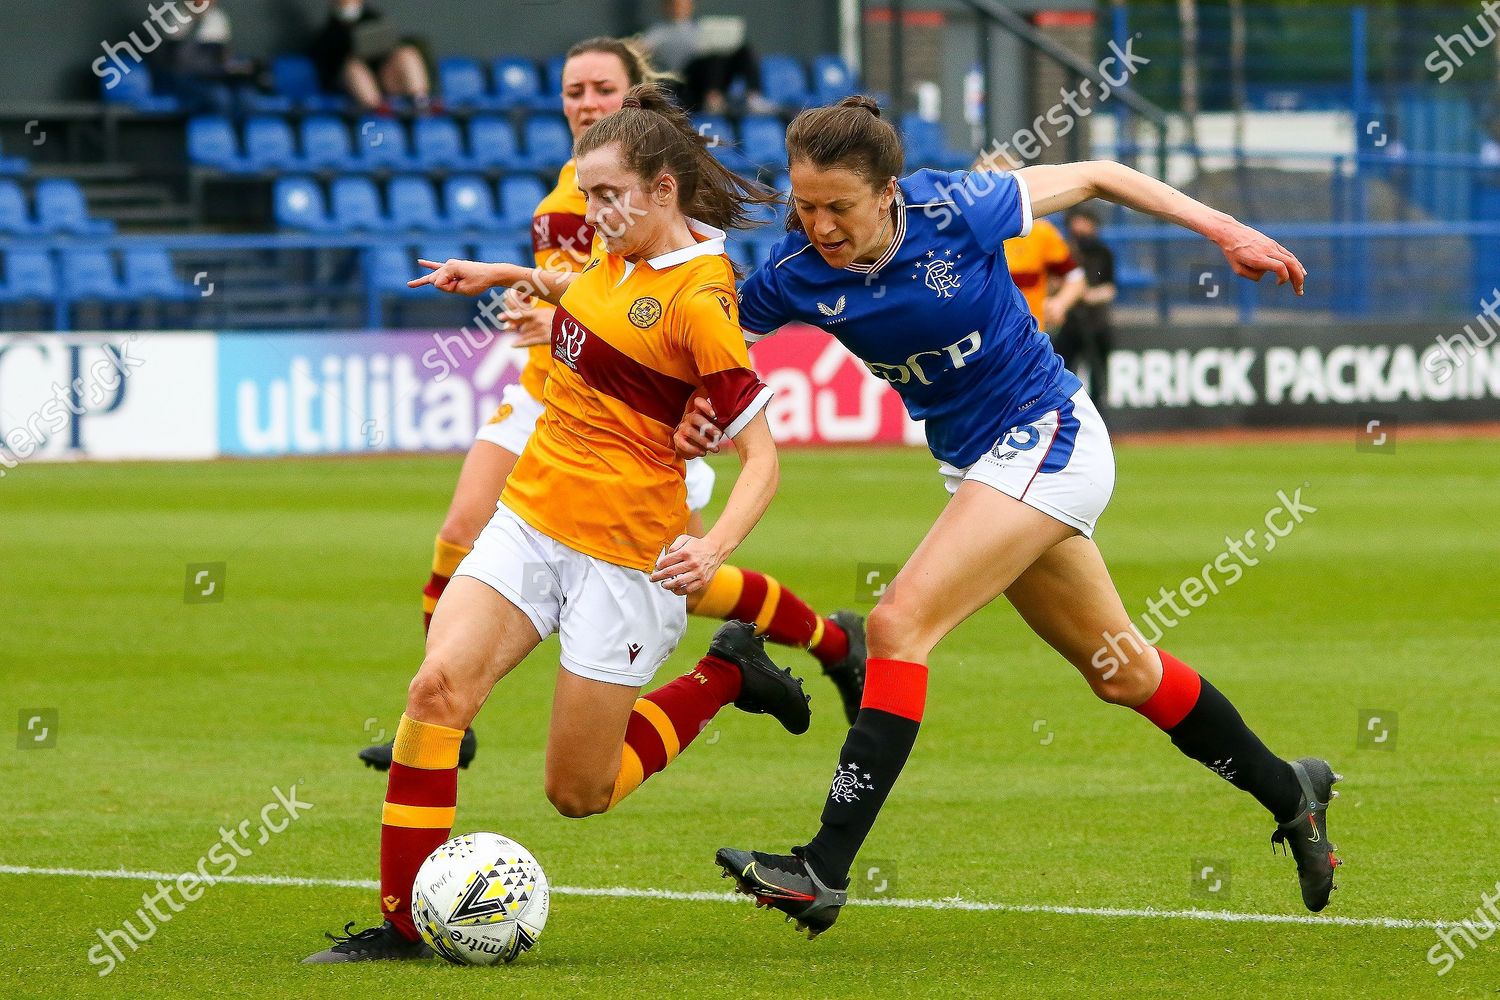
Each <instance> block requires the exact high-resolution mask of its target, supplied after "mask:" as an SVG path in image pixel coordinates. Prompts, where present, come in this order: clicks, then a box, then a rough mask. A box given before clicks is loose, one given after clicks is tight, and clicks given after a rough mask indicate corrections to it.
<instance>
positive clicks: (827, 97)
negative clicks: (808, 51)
mask: <svg viewBox="0 0 1500 1000" xmlns="http://www.w3.org/2000/svg"><path fill="white" fill-rule="evenodd" d="M812 83H813V87H812V95H813V103H814V104H833V103H835V102H837V101H841V100H843V99H844V98H846V97H848V96H849V95H851V94H855V93H858V91H859V84H858V83H857V82H856V81H855V79H854V73H853V72H852V71H851V70H850V69H849V64H848V63H846V62H844V60H843V57H841V56H834V55H821V56H816V57H814V58H813V63H812Z"/></svg>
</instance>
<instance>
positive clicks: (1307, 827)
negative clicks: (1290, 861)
mask: <svg viewBox="0 0 1500 1000" xmlns="http://www.w3.org/2000/svg"><path fill="white" fill-rule="evenodd" d="M787 152H788V155H789V159H790V162H791V176H792V203H793V207H794V209H795V212H794V215H793V217H792V223H791V226H790V227H789V228H791V230H792V231H791V232H789V233H788V234H787V236H786V237H785V238H784V239H783V240H782V241H781V242H780V243H778V244H777V245H776V246H775V247H774V248H773V249H772V252H771V254H770V256H769V257H768V259H767V260H766V262H765V263H764V264H762V265H761V266H760V267H759V268H757V269H756V271H755V272H754V273H753V274H751V275H750V277H749V278H747V279H746V280H745V283H744V285H743V287H742V289H741V296H740V308H741V310H742V311H741V318H742V321H743V325H744V327H745V329H746V331H747V332H748V335H751V336H754V335H756V334H769V333H773V332H774V331H775V330H776V329H777V328H778V327H780V326H782V325H783V324H785V323H787V322H790V321H793V320H798V321H801V322H807V323H813V324H817V323H819V322H820V317H819V315H818V314H817V313H816V312H814V311H813V310H814V306H815V305H816V303H818V302H834V301H838V302H839V303H841V304H843V303H845V302H847V308H845V309H844V310H843V311H842V312H841V314H840V317H839V321H838V322H837V324H836V325H830V326H829V330H830V332H831V333H832V334H833V335H834V336H836V337H838V339H839V340H840V341H841V342H842V343H843V344H844V345H845V346H846V347H848V348H849V349H850V350H851V351H853V352H854V353H855V354H856V355H857V356H858V357H859V358H860V360H862V361H863V362H864V363H865V364H866V365H867V366H868V367H869V368H870V370H871V371H872V372H874V373H875V374H876V375H877V376H879V377H881V378H884V379H886V380H887V381H889V382H890V383H891V385H892V387H893V388H894V389H895V390H896V391H897V392H898V393H899V394H900V395H901V398H902V401H903V402H904V403H905V404H906V408H907V410H908V411H909V412H910V414H911V416H912V417H914V418H916V419H919V420H925V422H926V424H925V428H926V434H927V443H928V446H929V448H930V449H931V451H932V454H933V456H934V457H936V458H937V459H938V460H939V462H940V463H942V464H941V465H940V468H939V471H940V472H941V474H942V475H943V476H944V479H945V482H946V485H947V488H948V491H949V492H950V493H952V494H953V498H952V499H951V500H950V501H949V502H948V505H947V507H946V508H945V509H944V510H943V512H942V515H941V516H940V517H938V519H937V521H936V523H934V524H933V526H932V528H931V529H930V530H929V531H928V533H927V536H926V537H925V538H924V539H923V540H922V542H921V544H920V545H918V546H917V549H916V551H915V552H914V553H913V554H912V556H911V558H910V559H909V560H908V561H907V563H906V565H905V566H904V567H902V569H901V571H900V572H899V573H898V574H897V575H896V577H895V579H894V580H892V581H891V583H890V585H889V586H887V588H886V589H885V592H884V594H883V595H882V596H881V598H880V602H879V603H878V604H877V605H876V607H875V609H874V611H873V612H871V614H870V653H871V654H872V657H871V659H870V661H869V680H868V683H867V685H866V688H865V695H864V701H863V705H862V707H861V709H860V712H859V716H858V718H857V719H856V720H855V723H854V726H853V727H852V728H851V729H850V731H849V735H848V737H847V739H846V741H845V743H844V748H843V751H842V753H841V755H840V757H839V764H838V768H837V770H836V772H835V774H834V779H833V782H832V785H831V787H830V789H829V792H828V795H827V798H826V799H825V801H824V804H823V813H822V826H821V828H820V829H819V830H818V832H817V835H816V836H814V837H813V838H812V839H811V840H810V841H808V842H807V843H806V846H804V847H800V848H795V849H794V850H793V853H792V854H766V853H762V852H759V851H746V850H737V849H729V848H725V849H723V850H721V851H720V852H719V854H718V857H717V861H718V863H719V865H720V867H721V868H723V869H724V873H725V874H726V875H727V876H731V877H733V878H734V879H735V880H736V882H737V883H738V885H739V887H740V888H741V889H742V890H744V891H746V892H749V893H752V894H754V895H755V896H757V897H758V898H759V899H760V900H761V901H762V902H766V903H769V904H770V905H771V906H774V907H775V908H777V909H779V910H782V911H783V912H785V913H786V914H787V915H788V916H791V917H794V918H796V919H797V920H798V922H799V923H800V924H802V925H804V926H805V927H807V928H809V929H810V930H811V931H812V932H813V933H817V932H820V931H823V930H826V929H827V928H828V927H829V926H831V925H832V924H833V922H834V920H835V918H836V917H837V916H838V913H839V909H840V907H841V906H842V905H843V903H844V902H845V889H844V887H845V886H846V885H847V884H848V875H849V870H850V865H851V864H852V862H853V861H854V858H855V855H856V853H857V852H858V851H859V849H860V846H861V845H862V844H863V842H864V839H865V837H866V836H867V835H868V833H869V832H870V829H871V827H872V825H873V824H874V822H875V819H876V817H877V815H878V814H879V812H880V808H881V805H882V804H883V803H884V802H885V799H886V796H887V795H888V794H889V793H890V791H891V788H892V787H893V786H894V784H895V782H896V779H897V777H898V776H899V775H900V773H901V769H902V767H903V765H904V764H905V763H906V760H907V756H908V755H909V754H910V752H911V750H912V747H913V745H914V744H915V742H916V737H917V731H918V729H919V727H920V723H921V719H922V713H923V710H924V707H925V705H926V700H927V660H928V657H929V656H930V655H931V653H932V652H933V649H934V647H936V646H937V644H938V643H939V642H940V641H941V640H942V639H943V638H944V636H946V635H947V634H948V633H949V632H951V631H952V630H953V629H954V628H956V627H957V626H958V624H959V623H960V622H962V621H963V620H964V619H966V618H968V617H969V616H970V615H972V614H973V613H974V612H976V611H978V610H979V609H980V608H982V607H984V606H986V605H987V604H990V603H991V602H992V601H994V600H995V599H997V598H998V597H1000V596H1001V595H1002V594H1003V595H1004V596H1005V598H1006V599H1007V600H1009V601H1010V603H1011V604H1012V605H1014V606H1015V608H1016V610H1017V611H1018V612H1020V614H1021V617H1022V618H1024V619H1025V621H1026V623H1027V624H1028V625H1030V626H1031V627H1032V629H1034V630H1035V631H1036V633H1037V635H1038V636H1040V637H1041V638H1042V639H1043V640H1045V641H1046V642H1047V643H1048V644H1050V645H1051V646H1052V647H1053V648H1054V649H1055V650H1057V652H1058V653H1059V654H1061V655H1062V656H1063V657H1064V658H1065V659H1066V660H1068V661H1069V662H1070V663H1072V664H1073V666H1074V667H1076V668H1077V669H1078V670H1079V671H1080V672H1081V673H1082V674H1083V676H1084V678H1085V679H1086V680H1087V682H1088V684H1089V686H1090V687H1091V688H1092V689H1093V692H1094V693H1095V694H1096V695H1097V696H1098V697H1099V698H1101V699H1103V700H1104V701H1107V702H1110V703H1112V704H1116V705H1123V706H1128V707H1130V708H1133V709H1134V710H1135V711H1137V712H1139V713H1140V714H1141V715H1142V716H1144V717H1145V718H1146V719H1147V720H1148V721H1150V722H1151V723H1153V724H1155V725H1156V726H1157V727H1158V728H1160V729H1162V730H1163V731H1165V732H1166V733H1167V735H1168V736H1169V737H1170V738H1171V740H1172V743H1173V745H1174V746H1176V747H1177V748H1178V749H1179V750H1180V751H1182V753H1183V754H1185V755H1186V756H1187V757H1189V758H1190V759H1193V760H1196V761H1198V762H1200V763H1201V764H1203V765H1204V766H1205V767H1207V768H1208V769H1209V770H1211V771H1212V772H1214V773H1215V774H1217V775H1219V776H1220V777H1222V778H1224V779H1225V780H1226V781H1228V782H1229V783H1231V784H1233V785H1234V786H1235V787H1236V788H1239V789H1241V790H1243V791H1245V792H1247V793H1249V794H1250V795H1252V796H1254V798H1255V799H1256V801H1258V802H1259V803H1260V804H1261V805H1262V806H1263V807H1265V809H1266V810H1267V811H1268V812H1269V813H1270V814H1271V816H1272V818H1273V819H1274V821H1275V822H1276V824H1277V828H1276V830H1275V831H1274V833H1273V834H1272V839H1273V841H1275V842H1279V843H1283V844H1285V845H1286V847H1287V848H1288V849H1289V851H1290V853H1292V854H1293V855H1294V856H1295V858H1296V862H1297V874H1298V880H1299V883H1300V888H1301V892H1302V900H1303V903H1304V904H1305V905H1306V906H1307V908H1308V909H1310V910H1321V909H1322V908H1323V907H1324V906H1326V905H1327V903H1328V898H1329V893H1330V892H1331V890H1332V889H1333V875H1334V868H1335V867H1336V866H1337V864H1338V860H1337V858H1336V857H1335V855H1334V852H1333V848H1332V845H1331V844H1329V842H1328V832H1327V827H1326V819H1327V809H1328V803H1329V800H1330V799H1331V797H1332V785H1333V782H1334V780H1335V778H1336V776H1335V775H1334V774H1333V771H1332V769H1331V768H1330V767H1329V766H1328V763H1327V762H1326V761H1323V760H1320V759H1317V758H1314V757H1307V758H1303V759H1300V760H1297V761H1286V760H1283V759H1282V758H1280V757H1278V756H1276V755H1275V754H1274V753H1272V752H1271V750H1270V749H1268V748H1267V747H1266V745H1265V744H1264V743H1262V742H1261V740H1260V738H1259V737H1257V736H1256V734H1255V733H1254V732H1253V731H1252V730H1251V729H1250V727H1249V726H1248V725H1246V724H1245V721H1244V720H1243V719H1242V718H1241V717H1240V715H1239V713H1238V712H1237V711H1236V710H1235V708H1234V706H1233V705H1232V704H1230V702H1229V700H1228V699H1227V698H1226V697H1225V696H1224V695H1223V694H1221V693H1220V692H1219V691H1218V689H1217V688H1215V687H1214V686H1213V685H1212V684H1210V683H1209V682H1208V681H1207V680H1206V679H1205V678H1203V677H1201V676H1200V675H1199V674H1198V673H1197V672H1196V671H1194V670H1193V669H1192V668H1191V667H1189V666H1188V665H1186V664H1185V663H1183V662H1182V661H1181V660H1178V659H1176V658H1175V657H1173V656H1172V655H1171V654H1170V653H1167V652H1165V651H1163V650H1160V649H1157V648H1154V647H1152V646H1151V645H1150V644H1148V643H1147V642H1145V640H1144V639H1143V638H1142V637H1141V636H1140V633H1139V632H1137V631H1136V630H1135V628H1134V626H1133V625H1132V624H1131V620H1130V617H1129V615H1127V614H1126V612H1125V608H1124V605H1123V604H1122V602H1121V600H1120V597H1119V595H1118V593H1117V592H1116V591H1115V587H1114V584H1113V583H1112V582H1111V580H1110V576H1109V571H1108V570H1107V569H1106V567H1105V564H1104V560H1103V558H1102V557H1101V555H1100V553H1099V549H1098V547H1097V546H1096V545H1095V544H1094V542H1093V541H1092V536H1093V533H1094V526H1095V524H1096V522H1097V521H1098V519H1099V517H1100V515H1101V514H1102V513H1103V511H1104V508H1105V505H1106V504H1107V503H1108V501H1109V498H1110V494H1111V491H1112V490H1113V488H1114V480H1115V469H1114V458H1113V455H1112V452H1111V449H1110V443H1109V435H1108V432H1107V431H1106V430H1105V427H1104V424H1103V421H1101V420H1100V419H1099V414H1098V412H1097V411H1096V410H1095V409H1094V406H1093V404H1092V403H1091V402H1090V401H1089V398H1088V395H1087V394H1086V393H1085V392H1084V391H1083V389H1082V386H1081V385H1080V383H1079V381H1078V379H1077V377H1075V376H1074V375H1073V374H1072V373H1071V372H1069V371H1067V370H1066V369H1065V368H1064V367H1063V364H1062V361H1061V360H1060V359H1059V358H1058V357H1057V355H1056V353H1055V352H1054V351H1053V349H1052V345H1051V343H1050V342H1049V341H1048V340H1047V337H1046V336H1045V335H1044V334H1043V333H1041V332H1040V331H1039V330H1038V329H1037V325H1036V322H1035V320H1033V318H1032V317H1031V315H1030V313H1029V311H1028V310H1027V308H1026V302H1025V300H1024V298H1023V297H1022V296H1021V294H1020V290H1019V289H1018V288H1017V287H1016V284H1015V282H1014V281H1013V280H1011V277H1010V273H1009V270H1008V268H1007V266H1006V263H1007V262H1006V258H1005V253H1004V251H1003V249H1002V248H1003V246H1004V243H1005V241H1006V240H1008V239H1010V238H1012V237H1015V236H1021V235H1025V233H1026V232H1028V231H1029V230H1030V228H1031V224H1032V220H1033V219H1034V218H1035V217H1037V216H1042V215H1046V214H1049V213H1051V212H1057V211H1062V210H1064V209H1067V208H1070V207H1072V206H1073V205H1077V204H1079V203H1081V202H1084V201H1087V200H1088V199H1090V198H1095V197H1098V198H1105V199H1108V200H1110V201H1114V202H1118V203H1119V204H1122V205H1125V206H1127V207H1129V208H1132V209H1135V210H1136V211H1139V212H1144V213H1147V214H1150V215H1153V216H1156V217H1158V218H1161V219H1165V220H1167V221H1170V222H1174V223H1176V224H1178V225H1180V226H1183V227H1184V228H1187V229H1190V230H1192V231H1194V232H1197V233H1200V234H1202V235H1203V236H1205V237H1206V238H1208V239H1210V240H1212V241H1213V242H1214V243H1215V244H1217V245H1218V246H1219V248H1220V249H1221V250H1222V251H1223V253H1224V256H1225V257H1226V258H1227V259H1228V261H1229V263H1230V265H1231V266H1232V267H1233V268H1234V270H1235V272H1236V273H1237V274H1240V275H1242V276H1244V277H1247V278H1252V279H1258V278H1260V277H1261V276H1262V275H1264V274H1274V275H1276V277H1277V278H1278V279H1279V281H1280V282H1290V283H1291V284H1292V286H1293V287H1294V288H1295V289H1296V291H1297V292H1298V293H1299V294H1300V293H1301V291H1302V284H1303V280H1304V279H1305V277H1306V272H1305V270H1304V269H1303V267H1302V265H1301V264H1300V263H1299V262H1298V261H1297V258H1296V257H1295V256H1293V255H1292V254H1291V253H1290V252H1289V251H1287V250H1286V248H1284V247H1282V246H1281V245H1280V244H1278V243H1277V242H1275V241H1274V240H1272V239H1270V238H1268V237H1266V236H1265V235H1263V234H1261V233H1258V232H1256V231H1255V230H1254V229H1252V228H1250V227H1249V226H1246V225H1244V224H1242V223H1240V222H1238V221H1236V220H1235V219H1232V218H1230V217H1229V216H1227V215H1224V214H1223V213H1220V212H1215V211H1213V210H1212V209H1210V208H1208V207H1207V206H1205V205H1203V204H1200V203H1199V202H1196V201H1194V200H1193V199H1191V198H1189V197H1187V196H1186V195H1184V194H1182V193H1181V192H1179V191H1176V190H1174V189H1173V188H1171V187H1169V186H1167V185H1166V184H1163V183H1161V182H1160V181H1157V180H1153V179H1152V178H1149V177H1146V176H1145V175H1143V174H1140V173H1138V172H1136V171H1134V170H1131V169H1130V168H1128V167H1124V166H1121V165H1120V164H1117V163H1105V162H1097V163H1069V164H1059V165H1055V166H1054V165H1048V166H1036V167H1028V168H1026V169H1024V170H1018V171H1016V172H1014V173H969V172H964V171H957V172H954V173H942V172H938V171H934V170H919V171H917V172H916V173H915V174H912V175H911V176H908V177H900V176H899V174H900V171H901V170H902V163H903V160H904V155H903V150H902V148H901V140H900V138H899V136H898V135H897V133H896V131H895V129H894V128H892V127H891V125H890V124H889V123H888V122H886V121H885V120H884V119H882V118H881V117H880V109H879V108H878V106H876V104H875V103H874V102H873V101H871V100H869V99H868V98H849V99H847V100H845V101H844V102H842V103H841V104H840V105H838V106H835V107H827V108H817V109H814V110H811V111H805V112H803V113H802V114H800V115H799V116H798V117H797V118H796V120H794V121H793V122H792V125H791V127H790V128H789V129H788V131H787ZM695 405H696V404H695ZM689 423H691V420H690V421H689ZM685 436H686V437H685ZM679 438H685V439H684V440H683V444H684V450H689V451H690V450H691V448H690V447H689V446H691V445H692V438H691V428H690V427H684V429H683V433H682V434H679ZM1122 643H1123V645H1122ZM780 807H781V804H780V803H778V809H780ZM1168 815H1170V817H1171V818H1170V820H1168V821H1169V822H1171V823H1174V824H1179V823H1182V822H1184V821H1185V822H1187V823H1188V824H1189V825H1191V822H1192V813H1191V812H1190V811H1187V810H1184V809H1183V807H1182V805H1181V804H1180V803H1174V804H1173V806H1172V807H1171V809H1170V811H1169V813H1168Z"/></svg>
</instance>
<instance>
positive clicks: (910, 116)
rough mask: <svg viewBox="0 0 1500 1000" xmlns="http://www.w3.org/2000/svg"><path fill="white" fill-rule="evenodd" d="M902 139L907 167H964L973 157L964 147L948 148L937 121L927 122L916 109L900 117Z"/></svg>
mask: <svg viewBox="0 0 1500 1000" xmlns="http://www.w3.org/2000/svg"><path fill="white" fill-rule="evenodd" d="M901 138H902V142H903V144H904V145H905V146H906V165H907V169H908V170H917V169H919V168H921V167H932V168H934V169H938V170H963V169H965V168H967V167H969V166H970V165H971V164H972V163H973V162H974V159H975V157H974V156H973V155H971V154H970V153H967V152H964V151H963V150H956V149H949V148H948V141H947V139H946V138H945V137H944V136H943V126H942V124H941V123H939V122H934V121H928V120H927V119H925V118H923V117H922V116H921V115H919V114H917V113H916V112H908V113H907V114H904V115H902V116H901Z"/></svg>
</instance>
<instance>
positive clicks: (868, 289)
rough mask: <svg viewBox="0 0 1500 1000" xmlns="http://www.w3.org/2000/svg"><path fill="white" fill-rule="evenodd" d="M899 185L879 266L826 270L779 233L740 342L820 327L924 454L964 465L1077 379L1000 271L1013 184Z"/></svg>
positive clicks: (1010, 180)
mask: <svg viewBox="0 0 1500 1000" xmlns="http://www.w3.org/2000/svg"><path fill="white" fill-rule="evenodd" d="M899 189H900V194H899V198H898V202H897V207H896V212H895V217H896V219H895V236H894V239H893V240H892V242H891V246H890V248H889V249H888V250H887V251H886V252H885V254H884V255H883V256H882V257H881V258H880V260H878V261H876V262H875V263H873V264H854V265H850V266H849V267H847V268H845V269H843V270H838V269H835V268H832V267H829V266H828V265H827V264H826V263H824V262H823V258H822V257H821V256H819V255H818V251H817V250H816V249H815V248H814V247H813V246H812V244H811V243H809V242H808V239H807V236H806V235H805V234H803V233H788V234H787V235H786V237H785V238H783V239H782V240H780V241H778V242H777V244H776V245H775V247H773V248H772V250H771V254H770V256H769V258H767V260H766V262H765V263H763V264H762V265H761V266H760V267H758V268H757V269H756V270H755V271H754V273H752V274H751V275H750V277H749V278H747V279H746V280H745V282H744V285H743V286H742V287H741V290H740V325H741V326H742V327H744V329H745V331H746V336H747V337H749V338H750V339H751V340H755V339H758V335H763V334H770V333H773V332H774V331H775V330H776V329H777V328H778V327H781V326H782V325H784V324H786V323H789V322H792V321H800V322H803V323H807V324H810V325H812V326H817V327H821V328H823V329H825V330H827V331H828V332H829V333H831V334H833V336H835V337H837V338H838V339H839V341H841V342H842V343H843V345H844V346H845V347H847V348H848V349H849V350H850V351H851V352H853V354H854V355H855V356H856V357H858V358H859V359H860V360H861V361H863V362H864V363H865V365H866V366H868V367H869V369H870V370H871V371H872V372H874V373H875V374H876V375H878V376H879V377H881V378H883V379H885V380H886V381H887V382H889V383H891V385H892V386H894V387H895V389H896V391H897V392H898V393H900V394H901V399H902V401H903V402H904V403H905V404H906V410H907V412H908V413H910V414H911V416H912V418H913V419H915V420H925V421H926V422H927V444H928V447H929V448H931V450H932V454H933V455H934V456H936V457H937V458H938V459H939V460H941V461H944V462H950V463H952V464H953V465H956V466H959V467H960V468H963V467H967V466H969V465H972V464H973V463H974V462H976V461H978V460H979V457H980V456H981V455H983V454H984V452H985V451H986V450H987V449H988V448H990V447H991V446H993V445H994V444H995V442H996V440H997V439H998V438H999V437H1000V436H1001V434H1002V433H1004V432H1005V431H1006V430H1008V429H1010V428H1012V427H1015V426H1017V425H1019V424H1023V423H1027V422H1029V421H1030V420H1031V419H1033V417H1035V416H1039V415H1041V414H1043V413H1045V412H1046V411H1048V410H1051V409H1054V408H1056V407H1058V406H1061V405H1062V404H1063V403H1064V402H1065V401H1066V400H1067V399H1068V397H1070V396H1072V395H1073V393H1075V392H1077V391H1078V389H1079V388H1080V383H1079V381H1078V379H1077V377H1076V376H1074V375H1073V373H1072V372H1069V371H1068V370H1067V369H1065V368H1064V367H1063V363H1062V359H1061V358H1060V357H1058V355H1057V352H1055V351H1054V350H1053V349H1052V342H1051V341H1050V340H1048V339H1047V335H1046V334H1044V333H1042V332H1041V330H1039V329H1038V328H1037V325H1036V321H1035V320H1034V319H1033V318H1032V316H1031V313H1030V311H1029V310H1028V309H1027V308H1026V300H1025V299H1024V298H1022V296H1021V291H1020V289H1018V288H1017V287H1016V284H1015V282H1014V281H1012V280H1011V277H1010V270H1009V268H1008V267H1007V266H1006V263H1005V251H1004V243H1005V241H1006V240H1008V239H1010V238H1011V237H1013V236H1021V235H1024V234H1025V233H1028V232H1030V230H1031V221H1032V220H1031V201H1030V198H1029V196H1028V195H1027V192H1026V187H1025V183H1024V181H1023V180H1022V179H1021V178H1019V177H1017V176H1015V175H1014V174H1009V173H999V172H977V173H970V172H968V171H962V170H960V171H954V172H952V173H948V172H944V171H937V170H920V171H918V172H917V173H915V174H912V175H911V176H910V177H906V178H904V179H903V180H901V181H900V184H899Z"/></svg>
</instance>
